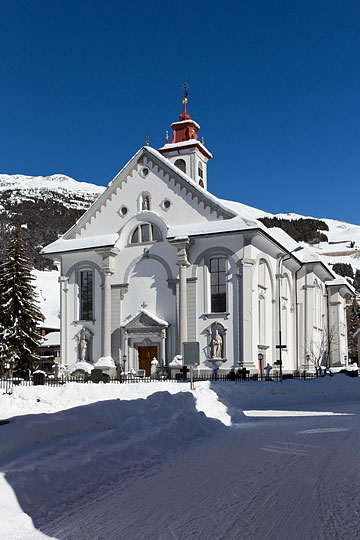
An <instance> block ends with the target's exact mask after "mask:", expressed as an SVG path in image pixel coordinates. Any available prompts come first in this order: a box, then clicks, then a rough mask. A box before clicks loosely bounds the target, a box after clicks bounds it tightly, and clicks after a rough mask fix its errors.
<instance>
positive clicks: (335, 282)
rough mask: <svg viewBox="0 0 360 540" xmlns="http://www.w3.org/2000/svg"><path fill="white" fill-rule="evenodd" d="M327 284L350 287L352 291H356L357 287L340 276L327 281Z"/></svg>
mask: <svg viewBox="0 0 360 540" xmlns="http://www.w3.org/2000/svg"><path fill="white" fill-rule="evenodd" d="M325 285H326V286H327V287H343V286H345V287H348V288H349V289H350V290H351V291H352V292H355V289H354V288H353V287H352V285H350V283H349V282H348V281H347V280H346V279H345V278H343V277H341V276H339V277H336V278H335V279H332V280H331V281H326V282H325Z"/></svg>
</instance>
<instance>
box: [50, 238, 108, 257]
mask: <svg viewBox="0 0 360 540" xmlns="http://www.w3.org/2000/svg"><path fill="white" fill-rule="evenodd" d="M118 237H119V235H118V234H117V233H114V234H100V235H98V236H90V237H85V238H70V239H66V238H64V237H62V238H59V239H58V240H55V242H52V243H51V244H49V245H48V246H45V247H44V248H43V249H42V250H41V254H42V255H49V254H52V253H64V252H67V251H79V250H83V249H93V248H100V247H109V246H114V244H115V242H116V240H117V239H118Z"/></svg>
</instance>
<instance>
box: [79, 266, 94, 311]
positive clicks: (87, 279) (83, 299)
mask: <svg viewBox="0 0 360 540" xmlns="http://www.w3.org/2000/svg"><path fill="white" fill-rule="evenodd" d="M93 318H94V317H93V274H92V271H91V270H84V271H82V272H80V320H81V321H92V320H93Z"/></svg>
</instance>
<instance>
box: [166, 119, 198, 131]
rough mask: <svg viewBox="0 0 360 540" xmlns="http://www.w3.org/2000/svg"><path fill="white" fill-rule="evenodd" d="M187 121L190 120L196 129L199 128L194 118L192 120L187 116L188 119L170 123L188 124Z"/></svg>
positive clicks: (175, 124)
mask: <svg viewBox="0 0 360 540" xmlns="http://www.w3.org/2000/svg"><path fill="white" fill-rule="evenodd" d="M189 122H191V123H192V124H194V125H195V126H196V127H197V128H198V129H200V126H199V124H198V123H197V122H195V120H193V119H192V118H189V119H188V120H178V122H173V123H172V124H171V127H173V126H177V125H182V124H189Z"/></svg>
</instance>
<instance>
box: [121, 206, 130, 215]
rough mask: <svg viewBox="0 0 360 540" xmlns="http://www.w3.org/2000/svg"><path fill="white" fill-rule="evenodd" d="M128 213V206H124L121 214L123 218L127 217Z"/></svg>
mask: <svg viewBox="0 0 360 540" xmlns="http://www.w3.org/2000/svg"><path fill="white" fill-rule="evenodd" d="M128 211H129V210H128V208H127V207H126V206H122V207H121V208H120V212H121V215H122V216H126V214H127V213H128Z"/></svg>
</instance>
